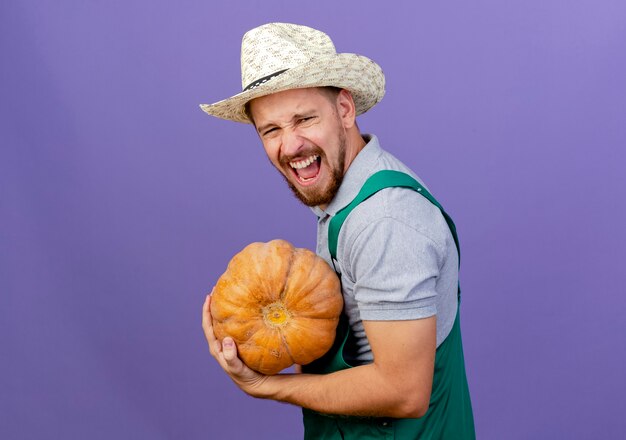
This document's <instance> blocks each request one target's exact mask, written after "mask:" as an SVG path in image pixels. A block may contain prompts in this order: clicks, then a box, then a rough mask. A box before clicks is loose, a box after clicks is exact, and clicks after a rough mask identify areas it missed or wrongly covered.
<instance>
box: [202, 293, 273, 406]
mask: <svg viewBox="0 0 626 440" xmlns="http://www.w3.org/2000/svg"><path fill="white" fill-rule="evenodd" d="M211 293H213V292H211ZM202 328H203V329H204V335H205V336H206V340H207V342H208V344H209V351H210V352H211V355H212V356H213V357H214V358H215V359H216V360H217V362H218V363H219V364H220V366H221V367H222V369H224V371H225V372H226V374H228V375H229V376H230V378H231V379H232V380H233V382H235V384H237V386H238V387H239V388H241V389H242V390H243V391H244V392H245V393H247V394H250V395H251V396H255V397H260V394H261V393H260V388H261V386H262V385H263V383H264V382H265V381H266V380H267V376H264V375H262V374H260V373H257V372H256V371H254V370H252V369H250V368H248V366H247V365H246V364H244V363H243V361H242V360H241V359H239V357H238V356H237V345H236V344H235V341H233V338H231V337H225V338H224V340H223V341H222V342H221V343H220V341H219V340H218V339H217V338H216V337H215V333H213V320H212V318H211V295H207V297H206V300H205V301H204V306H203V307H202Z"/></svg>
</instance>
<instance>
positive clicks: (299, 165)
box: [289, 154, 322, 184]
mask: <svg viewBox="0 0 626 440" xmlns="http://www.w3.org/2000/svg"><path fill="white" fill-rule="evenodd" d="M321 162H322V161H321V158H320V156H319V155H318V154H312V155H311V156H309V157H307V158H305V159H301V160H294V161H291V162H289V166H290V167H291V169H292V171H293V173H294V174H295V176H296V178H297V179H298V181H299V182H300V183H302V184H310V183H312V182H313V181H314V180H315V178H316V177H317V176H318V175H319V172H320V165H321Z"/></svg>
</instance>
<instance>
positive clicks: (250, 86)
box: [243, 69, 289, 92]
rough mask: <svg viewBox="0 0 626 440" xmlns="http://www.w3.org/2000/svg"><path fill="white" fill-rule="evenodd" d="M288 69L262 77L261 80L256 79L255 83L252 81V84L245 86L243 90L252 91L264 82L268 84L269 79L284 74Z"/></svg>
mask: <svg viewBox="0 0 626 440" xmlns="http://www.w3.org/2000/svg"><path fill="white" fill-rule="evenodd" d="M288 70H289V69H283V70H279V71H278V72H274V73H272V74H271V75H267V76H264V77H263V78H260V79H257V80H256V81H254V82H253V83H250V84H248V86H246V88H245V89H243V91H244V92H247V91H248V90H253V89H256V88H257V87H259V86H260V85H261V84H265V83H266V82H268V81H269V80H270V79H272V78H276V77H277V76H278V75H280V74H281V73H285V72H286V71H288Z"/></svg>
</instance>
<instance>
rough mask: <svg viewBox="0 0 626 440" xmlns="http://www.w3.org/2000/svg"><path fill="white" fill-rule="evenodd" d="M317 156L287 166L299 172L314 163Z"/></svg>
mask: <svg viewBox="0 0 626 440" xmlns="http://www.w3.org/2000/svg"><path fill="white" fill-rule="evenodd" d="M318 157H319V156H318V155H317V154H314V155H313V156H310V157H309V158H308V159H304V160H299V161H297V162H290V163H289V165H291V168H295V169H296V170H301V169H302V168H306V167H308V166H309V165H311V164H312V163H313V162H314V161H316V160H317V158H318Z"/></svg>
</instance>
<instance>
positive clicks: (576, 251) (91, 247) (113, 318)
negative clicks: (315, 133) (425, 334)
mask: <svg viewBox="0 0 626 440" xmlns="http://www.w3.org/2000/svg"><path fill="white" fill-rule="evenodd" d="M398 3H400V4H397V3H396V4H395V5H394V6H393V7H384V6H383V3H382V2H376V3H374V2H372V3H371V4H370V3H366V2H358V1H356V0H351V1H346V2H335V1H317V2H287V1H275V2H267V1H266V2H260V1H246V2H210V1H197V0H190V1H183V2H177V3H174V2H164V1H147V0H126V1H123V2H122V1H107V2H93V1H92V2H79V1H75V2H70V1H65V2H59V1H46V0H40V1H30V2H28V1H17V0H9V1H3V2H2V5H1V6H0V53H1V54H2V63H1V67H0V90H1V94H0V98H1V99H0V225H1V227H0V438H2V439H11V440H18V439H33V438H46V439H85V438H88V439H93V440H98V439H107V440H108V439H138V438H151V439H226V438H233V439H245V438H260V439H269V438H272V439H293V438H298V437H300V436H301V433H302V429H301V427H300V416H299V410H298V409H297V408H294V407H290V406H287V405H282V404H278V403H273V402H267V401H257V400H254V399H251V398H248V397H247V396H245V395H244V394H242V393H241V392H240V391H238V390H237V389H236V388H235V387H234V386H233V385H232V384H231V383H230V381H229V380H228V379H227V377H226V376H225V375H224V374H223V373H222V372H221V371H220V370H219V368H218V366H217V364H216V363H215V362H213V360H212V359H211V358H210V356H209V353H208V350H207V348H206V343H205V340H204V336H203V334H202V331H201V328H200V308H201V305H202V302H203V300H204V295H205V293H206V291H207V289H209V288H210V287H211V285H212V283H213V282H214V281H215V280H216V278H217V277H218V276H219V275H220V274H221V273H222V272H223V270H224V269H225V265H226V263H227V262H228V260H229V259H230V258H231V257H232V255H233V254H234V253H235V252H237V251H238V250H240V249H241V248H242V247H243V246H244V245H246V244H248V243H250V242H252V241H267V240H270V239H272V238H279V237H280V238H284V239H287V240H290V241H292V242H293V243H294V244H296V245H298V246H305V247H309V248H313V246H314V240H315V229H314V228H315V221H314V217H313V215H312V214H311V212H310V211H309V210H308V209H306V208H304V207H302V206H300V205H299V204H298V202H297V201H296V200H295V199H293V198H292V197H291V195H290V193H289V191H288V190H287V189H286V188H285V186H284V183H283V182H282V180H281V178H280V177H279V176H278V174H277V173H276V172H275V171H274V170H273V169H272V168H271V166H270V165H269V163H268V161H267V160H266V159H265V157H264V153H263V150H262V148H261V146H260V144H259V142H258V140H257V139H256V137H255V135H254V133H253V132H252V130H251V129H250V128H249V127H246V126H243V125H238V124H235V123H229V122H224V121H219V120H214V119H211V118H209V117H207V116H205V115H204V114H203V113H202V112H201V111H200V110H199V109H198V104H199V103H208V102H213V101H217V100H219V99H222V98H224V97H227V96H230V95H231V94H234V93H235V92H236V91H238V90H239V88H240V79H239V46H240V40H241V36H242V34H243V33H244V32H245V31H246V30H247V29H249V28H251V27H254V26H256V25H259V24H261V23H265V22H268V21H289V22H297V23H302V24H309V25H311V26H314V27H319V28H320V29H322V30H325V31H326V32H328V33H329V34H330V35H331V36H332V37H333V39H334V41H335V43H336V46H337V48H338V50H339V51H344V52H356V53H362V54H364V55H367V56H369V57H371V58H373V59H374V60H376V61H377V62H379V63H380V64H381V66H382V67H383V69H384V71H385V72H386V75H387V84H388V92H387V96H386V97H385V99H384V100H383V102H382V103H381V104H380V105H379V106H377V107H376V108H375V109H374V110H372V111H371V112H370V113H369V114H367V115H365V116H364V117H363V118H362V119H361V122H360V125H361V128H362V129H363V130H364V131H366V132H373V133H376V134H377V135H378V136H379V138H380V140H381V142H382V143H383V145H384V146H385V147H386V148H387V149H389V150H391V151H392V152H393V153H395V154H396V155H397V156H399V157H400V158H402V159H403V160H404V161H406V162H407V163H408V164H409V165H411V166H412V167H413V168H414V169H415V170H416V172H417V173H418V174H419V175H420V176H421V177H422V178H424V179H425V180H426V182H427V183H428V185H429V186H430V187H431V189H433V191H434V193H435V194H436V195H437V197H438V198H439V199H440V201H441V202H442V203H443V204H444V206H446V208H447V210H448V211H449V212H450V213H451V214H452V215H453V217H454V218H455V220H456V223H457V225H458V228H459V232H460V237H461V245H462V250H463V267H462V284H463V292H464V298H465V299H464V303H463V330H464V338H465V350H466V359H467V367H468V373H469V380H470V386H471V389H472V392H473V401H474V409H475V415H476V424H477V432H478V437H479V438H480V439H494V440H500V439H520V440H522V439H524V440H525V439H557V438H568V439H592V438H593V439H596V438H598V439H599V438H602V439H616V438H622V436H623V435H624V434H623V433H624V431H626V422H625V418H624V413H625V412H626V398H625V396H624V394H625V390H626V375H625V374H624V367H623V365H624V363H625V362H626V341H625V335H626V319H625V318H624V314H625V312H626V289H625V288H624V282H623V280H622V279H621V274H623V272H624V262H625V259H624V254H623V252H624V248H625V245H626V233H625V232H624V227H625V225H626V207H625V200H626V178H625V177H624V176H625V173H624V170H623V169H624V168H625V165H626V157H625V153H624V147H625V146H626V123H625V122H626V79H625V78H626V3H624V2H623V1H621V0H588V1H556V0H550V1H545V0H544V1H534V2H528V1H508V2H500V1H496V0H479V1H474V2H429V3H426V2H409V1H406V2H398Z"/></svg>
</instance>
